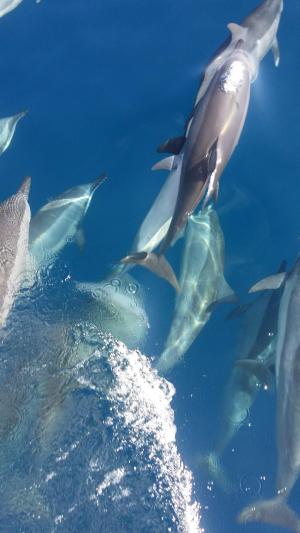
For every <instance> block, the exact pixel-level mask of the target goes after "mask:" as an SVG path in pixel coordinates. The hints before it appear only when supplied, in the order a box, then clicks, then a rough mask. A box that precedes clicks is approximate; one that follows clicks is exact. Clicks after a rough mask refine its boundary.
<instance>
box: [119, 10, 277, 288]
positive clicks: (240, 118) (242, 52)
mask: <svg viewBox="0 0 300 533" xmlns="http://www.w3.org/2000/svg"><path fill="white" fill-rule="evenodd" d="M282 9H283V2H282V0H280V1H279V0H273V1H272V0H271V1H270V0H269V1H268V0H266V1H265V2H263V3H262V4H261V5H260V6H259V7H258V8H257V9H256V10H254V11H253V12H252V14H250V15H249V16H248V17H247V18H246V19H244V21H243V22H242V24H241V25H238V24H234V23H230V24H228V29H229V30H230V32H231V39H230V41H229V42H228V41H226V42H225V43H224V45H222V47H221V51H220V52H219V53H218V52H217V53H216V54H215V56H214V58H213V59H212V61H211V63H210V64H209V65H208V67H207V69H206V71H205V74H204V77H203V80H202V83H201V86H200V89H199V91H198V94H197V98H196V101H195V106H194V110H193V113H192V115H191V117H190V119H189V121H188V124H187V127H186V132H185V135H184V136H183V137H179V138H176V139H169V140H168V141H166V142H165V143H163V145H161V146H160V148H159V151H160V152H163V151H169V152H171V153H173V155H171V156H170V157H167V158H166V159H164V160H162V161H160V162H159V163H157V164H156V165H154V167H153V169H154V170H159V169H167V170H174V169H178V172H179V173H180V179H179V186H178V192H177V197H176V202H175V204H174V207H173V198H172V196H171V194H170V193H171V192H172V193H173V195H174V191H176V186H175V184H174V187H173V188H172V189H171V187H169V188H168V190H169V191H170V193H169V198H170V207H169V212H168V217H163V219H162V223H161V228H162V231H161V232H156V235H158V234H159V235H160V238H161V240H162V243H161V246H160V249H159V252H158V254H157V255H156V257H155V258H154V257H153V253H152V251H150V252H149V251H148V250H147V249H144V250H134V252H133V253H132V254H129V255H128V256H126V257H125V258H124V259H123V260H122V262H124V263H127V264H128V263H130V262H132V263H134V264H140V265H143V266H145V267H146V268H148V269H149V270H151V271H152V272H154V273H155V274H157V275H158V276H160V277H162V278H165V279H167V281H169V282H170V283H171V285H173V286H174V287H175V288H176V289H177V288H178V282H177V280H176V279H175V278H174V276H175V274H174V272H173V269H172V268H171V266H170V265H168V263H167V262H166V260H165V259H164V258H163V254H164V252H165V251H166V250H167V248H168V247H169V246H170V245H171V244H172V242H174V239H176V236H177V235H178V234H179V233H180V232H181V231H182V230H183V229H184V228H185V225H186V222H187V219H188V217H189V216H190V215H191V214H192V213H193V211H194V210H195V209H196V208H197V206H198V204H199V202H201V200H202V199H203V198H204V197H205V199H204V206H205V205H207V204H208V203H209V202H211V201H212V200H213V199H214V200H216V199H217V197H218V193H219V179H220V176H221V174H222V173H223V170H224V168H225V166H226V165H227V163H228V161H229V159H230V157H231V155H232V153H233V151H234V149H235V147H236V145H237V144H238V141H239V138H240V135H241V132H242V129H243V125H244V122H245V119H246V115H247V110H248V104H249V97H250V84H251V83H252V82H253V81H254V80H255V79H256V77H257V73H258V70H259V64H260V62H261V61H262V59H263V58H264V56H265V55H266V53H267V52H268V51H269V50H270V49H272V50H273V54H274V57H275V64H276V65H278V63H279V48H278V42H277V30H278V26H279V21H280V16H281V13H282ZM161 194H162V193H161ZM159 201H160V199H158V202H159ZM151 215H152V216H155V209H154V208H153V212H152V213H151V211H150V213H149V214H148V220H147V221H145V224H147V225H148V227H149V224H150V222H149V217H151ZM170 216H171V217H172V218H171V220H170V223H169V225H168V229H167V231H166V227H167V224H166V220H169V218H170ZM140 231H143V227H141V230H140ZM163 235H164V237H163ZM153 244H154V243H153ZM155 244H157V243H156V242H155ZM174 279H175V282H174Z"/></svg>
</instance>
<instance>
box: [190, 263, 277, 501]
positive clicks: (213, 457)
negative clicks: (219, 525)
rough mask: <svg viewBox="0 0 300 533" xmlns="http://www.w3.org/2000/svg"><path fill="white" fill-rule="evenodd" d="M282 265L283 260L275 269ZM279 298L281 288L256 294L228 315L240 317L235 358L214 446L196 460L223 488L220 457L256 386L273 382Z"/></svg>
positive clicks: (227, 486)
mask: <svg viewBox="0 0 300 533" xmlns="http://www.w3.org/2000/svg"><path fill="white" fill-rule="evenodd" d="M285 268H286V262H285V261H284V262H282V264H281V265H280V269H279V272H283V271H284V270H285ZM280 299H281V291H272V292H269V293H265V294H262V295H259V297H258V298H257V299H256V300H254V301H253V302H251V303H250V304H246V305H244V306H239V307H238V308H237V309H235V310H234V311H233V312H232V313H230V315H229V317H228V318H235V317H237V316H241V315H242V316H243V323H242V327H241V334H240V338H239V342H238V348H237V354H238V357H237V361H236V363H235V364H234V366H233V369H232V371H231V374H230V378H229V381H228V383H227V385H226V389H225V395H224V399H223V403H222V415H221V424H220V430H219V433H218V437H217V443H216V446H215V448H214V450H213V451H211V452H210V453H209V454H208V455H206V456H202V457H200V458H199V461H198V462H199V466H200V467H202V468H203V467H204V468H205V469H206V470H208V472H209V474H210V475H211V476H212V477H213V478H214V479H215V481H216V482H217V483H218V484H219V485H221V487H222V488H223V489H224V490H226V491H229V490H230V488H231V487H230V483H229V481H228V479H227V476H226V475H225V473H224V471H223V468H222V466H221V457H222V455H223V453H224V451H225V449H226V448H227V446H228V444H229V443H230V441H231V440H232V438H233V437H234V436H235V434H236V433H237V432H238V430H239V429H240V427H241V425H242V424H243V422H244V421H245V420H246V418H247V416H248V413H249V411H250V409H251V407H252V405H253V403H254V401H255V399H256V396H257V394H258V392H259V390H260V388H261V387H262V386H263V387H264V388H265V389H268V388H269V385H270V384H271V383H273V369H274V361H275V350H276V335H277V320H278V311H279V305H280Z"/></svg>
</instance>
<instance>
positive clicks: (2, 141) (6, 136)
mask: <svg viewBox="0 0 300 533" xmlns="http://www.w3.org/2000/svg"><path fill="white" fill-rule="evenodd" d="M26 114H27V111H22V113H18V114H17V115H13V116H12V117H6V118H1V119H0V155H1V154H3V152H5V150H7V148H8V147H9V145H10V143H11V141H12V138H13V136H14V133H15V129H16V126H17V124H18V122H19V120H21V118H23V117H25V115H26Z"/></svg>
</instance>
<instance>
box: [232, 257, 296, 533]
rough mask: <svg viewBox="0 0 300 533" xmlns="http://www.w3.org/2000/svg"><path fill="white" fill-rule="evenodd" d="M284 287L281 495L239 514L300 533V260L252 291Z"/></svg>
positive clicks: (279, 348) (279, 383)
mask: <svg viewBox="0 0 300 533" xmlns="http://www.w3.org/2000/svg"><path fill="white" fill-rule="evenodd" d="M283 283H284V285H283ZM282 285H283V293H282V296H281V301H280V307H279V316H278V333H277V337H278V338H277V344H276V355H275V368H276V390H277V450H278V459H277V491H276V496H275V497H274V498H273V499H271V500H263V501H258V502H254V503H252V504H251V505H249V507H246V508H245V509H244V510H243V511H242V512H241V513H240V514H239V516H238V521H239V522H240V523H247V522H252V521H256V522H265V523H268V524H273V525H276V526H281V527H285V528H287V529H291V530H292V531H296V532H298V533H299V532H300V519H299V518H298V516H297V515H296V514H295V513H294V511H292V510H291V509H290V507H289V506H288V504H287V499H288V497H289V494H290V492H291V490H292V488H293V486H294V484H295V482H296V480H297V478H298V476H299V471H300V438H299V431H300V380H299V378H300V373H299V369H300V307H299V302H300V258H298V259H297V261H296V263H295V265H294V267H293V268H292V270H291V272H289V273H288V274H286V273H279V274H276V275H274V276H271V277H269V278H266V279H264V280H262V281H261V282H259V283H257V284H256V285H255V286H254V287H252V289H251V292H255V291H258V290H264V289H276V288H279V287H281V286H282Z"/></svg>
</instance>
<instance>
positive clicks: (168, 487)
mask: <svg viewBox="0 0 300 533" xmlns="http://www.w3.org/2000/svg"><path fill="white" fill-rule="evenodd" d="M108 362H109V365H110V367H111V370H112V372H113V375H114V386H113V387H112V388H111V389H110V390H109V392H108V397H109V399H110V400H111V402H112V405H113V410H114V411H115V415H116V417H117V419H119V420H121V424H122V425H123V427H124V428H125V429H126V430H127V432H126V433H128V436H127V435H126V443H124V445H125V446H128V445H129V446H134V447H135V448H136V449H138V450H140V451H141V453H143V451H144V450H147V453H148V457H149V462H151V464H152V465H155V466H154V468H155V473H156V480H155V482H154V484H153V486H152V487H151V489H150V493H151V494H152V495H153V497H156V498H160V499H163V497H164V496H165V495H166V494H168V497H169V499H171V502H172V508H173V512H174V520H175V521H176V522H177V530H178V531H180V532H182V533H196V532H199V533H200V531H203V530H202V529H201V528H200V505H199V504H198V503H197V502H195V501H193V494H192V493H193V479H192V474H191V472H190V471H189V470H188V469H187V468H186V467H185V465H184V464H183V462H182V460H181V457H180V455H179V453H178V450H177V446H176V426H175V423H174V412H173V409H172V407H171V400H172V397H173V396H174V394H175V388H174V387H173V385H172V384H171V383H169V382H168V381H166V380H165V379H163V378H161V377H160V376H159V375H158V374H157V372H156V370H154V369H153V368H152V367H151V364H150V361H149V359H148V358H147V357H146V356H144V355H142V354H141V353H140V352H138V351H130V350H128V349H127V348H126V346H125V345H124V344H122V343H119V342H118V343H116V344H115V348H114V349H113V350H109V351H108ZM121 474H122V476H123V475H125V472H124V470H123V469H119V470H117V471H114V472H111V473H110V474H109V475H108V477H107V476H106V478H105V479H104V481H103V483H102V484H101V485H100V486H99V487H98V493H99V490H102V491H103V490H104V489H105V488H106V487H107V486H108V485H107V483H112V482H119V480H121V477H120V476H121Z"/></svg>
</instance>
